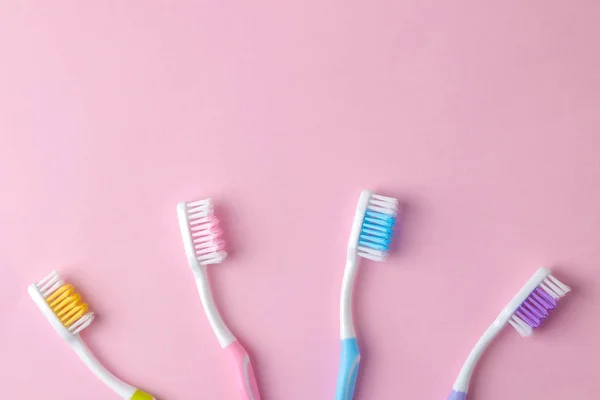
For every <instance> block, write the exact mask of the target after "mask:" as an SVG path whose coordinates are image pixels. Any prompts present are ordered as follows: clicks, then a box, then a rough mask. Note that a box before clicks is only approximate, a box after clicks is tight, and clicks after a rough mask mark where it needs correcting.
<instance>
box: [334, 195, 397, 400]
mask: <svg viewBox="0 0 600 400" xmlns="http://www.w3.org/2000/svg"><path fill="white" fill-rule="evenodd" d="M397 214H398V200H397V199H394V198H391V197H385V196H379V195H376V194H374V193H373V192H371V191H369V190H363V191H362V193H361V195H360V198H359V200H358V206H357V208H356V214H354V223H353V224H352V231H351V233H350V240H349V241H348V255H347V259H346V268H345V269H344V278H343V280H342V293H341V299H340V322H341V324H340V325H341V326H340V328H341V329H340V333H341V341H342V343H341V356H340V366H339V371H338V378H337V387H336V391H335V400H352V398H353V397H354V389H355V387H356V377H357V375H358V367H359V364H360V351H359V348H358V344H357V342H356V332H355V330H354V323H353V320H352V288H353V286H354V280H355V278H356V271H357V268H358V259H359V257H364V258H368V259H370V260H373V261H383V260H385V258H386V256H387V253H388V250H389V248H390V247H389V246H390V242H391V239H392V232H393V227H394V224H395V222H396V215H397Z"/></svg>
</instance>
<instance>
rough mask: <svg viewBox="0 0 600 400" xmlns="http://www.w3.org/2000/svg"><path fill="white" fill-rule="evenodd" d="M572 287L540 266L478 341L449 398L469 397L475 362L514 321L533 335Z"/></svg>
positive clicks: (525, 331)
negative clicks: (468, 392)
mask: <svg viewBox="0 0 600 400" xmlns="http://www.w3.org/2000/svg"><path fill="white" fill-rule="evenodd" d="M570 290H571V289H570V288H569V287H568V286H567V285H565V284H564V283H561V282H560V281H559V280H558V279H556V278H555V277H553V276H552V275H550V270H549V269H548V268H540V269H539V270H538V271H537V272H536V273H535V275H533V277H531V279H529V281H528V282H527V283H526V284H525V286H523V288H522V289H521V290H520V291H519V293H517V295H516V296H515V298H513V299H512V301H511V302H510V303H508V305H507V306H506V307H505V308H504V310H502V312H501V313H500V315H499V316H498V318H496V320H495V321H494V322H493V323H492V325H491V326H490V327H489V328H488V329H487V330H486V331H485V333H484V334H483V336H481V338H480V339H479V341H478V342H477V344H475V347H474V348H473V350H471V354H469V357H468V358H467V361H465V364H464V365H463V367H462V369H461V371H460V374H458V378H456V382H455V383H454V387H453V388H452V393H451V394H450V396H449V397H448V400H466V398H467V391H468V390H469V381H470V380H471V376H472V374H473V369H474V368H475V364H477V361H478V360H479V358H480V357H481V355H482V354H483V352H484V351H485V349H486V348H487V347H488V345H489V344H490V343H491V342H492V340H493V339H494V338H495V337H496V336H497V335H498V334H499V333H500V331H502V329H503V328H504V327H505V326H506V325H508V324H511V325H512V326H513V328H515V329H516V330H517V332H519V333H520V334H521V336H523V337H527V336H531V335H533V330H534V329H535V328H537V327H539V326H540V325H541V324H542V322H543V321H544V320H545V319H546V318H547V317H548V315H549V313H550V311H552V310H554V308H556V306H557V301H558V299H560V298H561V297H563V296H565V295H566V294H567V293H568V292H569V291H570Z"/></svg>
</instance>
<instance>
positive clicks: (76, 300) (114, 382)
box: [28, 271, 156, 400]
mask: <svg viewBox="0 0 600 400" xmlns="http://www.w3.org/2000/svg"><path fill="white" fill-rule="evenodd" d="M28 292H29V295H30V296H31V298H32V299H33V301H34V302H35V304H36V305H37V306H38V308H39V309H40V310H41V311H42V314H44V316H45V317H46V319H47V320H48V321H49V322H50V325H52V326H53V327H54V329H56V331H57V332H58V334H59V335H60V336H61V337H62V338H63V339H64V340H65V341H66V342H67V343H68V344H69V345H70V346H71V348H72V349H73V350H74V351H75V353H77V355H78V356H79V358H81V360H82V361H83V362H84V363H85V364H86V365H87V366H88V368H89V369H91V370H92V372H93V373H94V374H95V375H96V376H97V377H98V378H99V379H100V380H101V381H102V382H104V383H105V384H106V385H107V386H108V387H109V388H111V389H112V390H114V391H115V393H117V394H118V395H119V396H121V397H122V398H124V399H127V400H156V399H155V398H154V397H153V396H151V395H149V394H148V393H146V392H143V391H141V390H139V389H137V388H135V387H133V386H131V385H129V384H127V383H125V382H123V381H122V380H120V379H119V378H117V377H116V376H114V375H113V374H111V373H110V372H109V371H108V370H107V369H106V368H104V367H103V366H102V364H100V362H99V361H98V360H97V359H96V358H95V357H94V355H93V354H92V352H91V351H90V349H88V347H87V346H86V345H85V343H84V342H83V340H82V339H81V337H80V336H79V333H80V332H81V331H82V330H84V329H85V328H87V327H88V326H89V325H90V324H91V323H92V321H93V320H94V313H93V312H91V311H89V309H88V305H87V304H86V303H84V302H83V300H82V299H81V296H80V295H79V293H77V292H76V291H75V288H74V287H73V285H70V284H65V283H64V282H63V280H62V279H61V277H60V275H59V274H58V272H56V271H53V272H52V273H51V274H50V275H48V276H47V277H45V278H44V279H42V280H41V281H39V282H37V283H33V284H31V286H29V289H28Z"/></svg>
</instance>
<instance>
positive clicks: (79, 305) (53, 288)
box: [36, 271, 94, 334]
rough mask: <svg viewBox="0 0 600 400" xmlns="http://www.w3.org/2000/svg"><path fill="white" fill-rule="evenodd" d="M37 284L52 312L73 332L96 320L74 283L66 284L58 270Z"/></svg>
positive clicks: (75, 332)
mask: <svg viewBox="0 0 600 400" xmlns="http://www.w3.org/2000/svg"><path fill="white" fill-rule="evenodd" d="M36 286H37V288H38V290H39V291H40V293H41V295H42V296H43V297H44V299H45V300H46V303H47V304H48V306H49V307H50V309H51V310H52V312H54V314H55V315H56V317H57V318H58V319H59V320H60V322H61V323H62V324H63V325H64V327H65V328H67V329H68V330H69V332H71V333H72V334H77V333H79V332H81V331H82V330H84V329H85V328H87V327H88V326H89V325H90V324H91V323H92V321H93V320H94V313H93V312H91V311H89V306H88V305H87V304H86V303H84V302H83V300H82V298H81V295H80V294H79V293H77V292H76V291H75V288H74V287H73V285H71V284H65V282H64V281H63V280H62V278H61V277H60V275H59V274H58V272H57V271H53V272H52V273H50V275H48V276H47V277H45V278H44V279H42V280H41V281H39V282H38V283H36Z"/></svg>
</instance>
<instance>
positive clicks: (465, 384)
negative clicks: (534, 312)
mask: <svg viewBox="0 0 600 400" xmlns="http://www.w3.org/2000/svg"><path fill="white" fill-rule="evenodd" d="M507 321H508V319H507V318H506V317H505V316H504V315H500V317H498V318H497V319H496V320H495V321H494V323H492V325H491V326H490V327H489V328H488V329H487V330H486V331H485V332H484V333H483V335H482V336H481V338H479V340H478V341H477V343H476V344H475V346H474V347H473V350H471V353H470V354H469V356H468V357H467V360H466V361H465V363H464V364H463V367H462V368H461V370H460V373H459V374H458V378H456V382H454V387H453V388H452V393H450V395H449V396H448V399H447V400H466V399H467V392H468V390H469V383H470V381H471V377H472V376H473V371H474V370H475V366H476V365H477V362H478V361H479V359H480V358H481V356H482V355H483V353H484V351H485V350H486V349H487V348H488V346H489V345H490V343H491V342H492V341H493V340H494V339H495V338H496V336H498V334H499V333H500V332H501V331H502V329H503V328H504V326H506V324H507Z"/></svg>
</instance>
